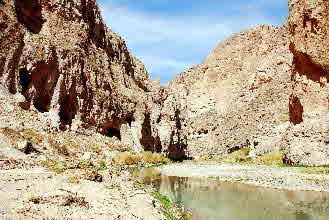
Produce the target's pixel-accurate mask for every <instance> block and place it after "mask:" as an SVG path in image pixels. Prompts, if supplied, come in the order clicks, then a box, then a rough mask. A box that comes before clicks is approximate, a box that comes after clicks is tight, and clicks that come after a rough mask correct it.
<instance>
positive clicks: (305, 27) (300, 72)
mask: <svg viewBox="0 0 329 220" xmlns="http://www.w3.org/2000/svg"><path fill="white" fill-rule="evenodd" d="M328 8H329V2H328V1H323V0H307V1H292V0H290V1H289V9H290V13H289V18H288V20H287V26H288V28H289V35H290V45H289V49H290V52H291V53H292V54H293V63H292V64H293V65H292V69H291V86H292V92H291V95H290V105H289V108H290V115H291V119H292V120H291V121H292V123H293V124H294V126H292V127H291V129H290V131H289V133H288V135H287V139H286V143H285V145H286V147H287V155H286V157H287V158H286V159H287V162H289V163H292V164H305V165H323V164H328V163H329V159H328V155H329V145H328V143H329V140H328V131H329V117H328V113H329V112H328V106H329V105H328V92H329V90H328V88H329V87H328V82H329V81H328V80H329V36H328V31H329V28H328V24H329V19H328V18H329V17H328V16H329V11H328Z"/></svg>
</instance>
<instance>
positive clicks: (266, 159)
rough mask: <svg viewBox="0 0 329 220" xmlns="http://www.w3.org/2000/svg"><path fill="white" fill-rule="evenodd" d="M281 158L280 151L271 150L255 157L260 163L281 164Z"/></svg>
mask: <svg viewBox="0 0 329 220" xmlns="http://www.w3.org/2000/svg"><path fill="white" fill-rule="evenodd" d="M282 158H283V152H282V151H273V152H270V153H267V154H264V155H263V156H259V157H257V158H256V159H255V162H256V163H257V164H261V165H281V164H282Z"/></svg>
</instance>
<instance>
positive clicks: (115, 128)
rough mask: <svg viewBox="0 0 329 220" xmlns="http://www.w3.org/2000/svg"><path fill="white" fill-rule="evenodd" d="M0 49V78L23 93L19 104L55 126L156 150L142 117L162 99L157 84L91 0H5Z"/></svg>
mask: <svg viewBox="0 0 329 220" xmlns="http://www.w3.org/2000/svg"><path fill="white" fill-rule="evenodd" d="M0 47H1V51H0V83H1V84H3V85H4V86H5V87H6V88H7V89H8V90H9V92H10V93H12V94H16V93H21V94H22V95H23V96H24V97H25V101H24V102H21V103H20V106H21V107H22V108H23V109H25V110H29V109H35V110H37V111H39V112H40V113H44V114H46V115H47V116H48V117H49V119H50V120H51V123H52V125H51V126H52V127H55V128H56V127H58V128H60V129H62V130H66V129H68V128H70V127H72V128H75V129H78V128H79V127H90V126H92V127H93V126H94V127H95V128H97V129H98V131H99V132H101V133H103V134H104V135H108V136H116V137H117V138H119V139H122V141H123V142H124V143H126V144H130V145H134V146H135V148H136V150H141V149H142V146H141V144H140V142H141V140H142V142H143V141H144V143H147V145H148V147H149V148H155V147H156V144H155V143H156V137H157V134H156V133H157V132H156V130H155V129H154V128H151V127H150V124H151V123H144V119H145V118H147V117H148V119H147V120H152V118H150V117H149V115H150V114H152V109H157V107H156V106H157V105H158V104H156V103H160V102H161V101H159V100H160V99H161V96H160V95H158V91H159V90H160V85H159V83H155V82H153V81H151V80H150V79H149V76H148V74H147V71H146V70H145V68H144V66H143V64H142V63H141V62H140V61H139V60H137V59H136V58H134V57H133V56H132V55H131V54H130V53H129V51H128V49H127V47H126V45H125V42H124V40H123V39H122V38H121V37H120V36H118V35H116V34H115V33H113V32H112V31H111V30H110V29H108V28H107V27H106V26H105V24H104V22H103V20H102V18H101V15H100V11H99V8H98V5H97V2H96V0H64V1H58V0H49V1H40V0H28V1H26V0H15V1H13V0H6V1H5V4H4V5H0ZM153 136H154V137H153ZM152 138H153V139H152ZM145 140H146V141H145Z"/></svg>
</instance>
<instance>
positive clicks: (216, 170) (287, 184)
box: [158, 164, 329, 192]
mask: <svg viewBox="0 0 329 220" xmlns="http://www.w3.org/2000/svg"><path fill="white" fill-rule="evenodd" d="M158 169H159V170H160V172H161V174H162V175H165V176H177V177H195V178H216V179H218V180H220V181H228V182H239V183H244V184H251V185H256V186H263V187H269V188H275V189H286V190H297V191H320V192H329V175H324V174H304V173H302V172H301V171H303V170H304V169H312V168H299V167H278V166H264V165H241V164H170V165H166V166H162V167H159V168H158Z"/></svg>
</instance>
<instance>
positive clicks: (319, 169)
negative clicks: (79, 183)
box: [300, 167, 329, 175]
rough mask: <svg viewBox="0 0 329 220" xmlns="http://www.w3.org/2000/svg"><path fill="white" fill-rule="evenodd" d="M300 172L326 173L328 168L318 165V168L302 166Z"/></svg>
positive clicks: (328, 170) (328, 171)
mask: <svg viewBox="0 0 329 220" xmlns="http://www.w3.org/2000/svg"><path fill="white" fill-rule="evenodd" d="M300 172H301V173H305V174H321V175H323V174H324V175H328V174H329V168H324V167H318V168H304V169H302V170H301V171H300Z"/></svg>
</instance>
